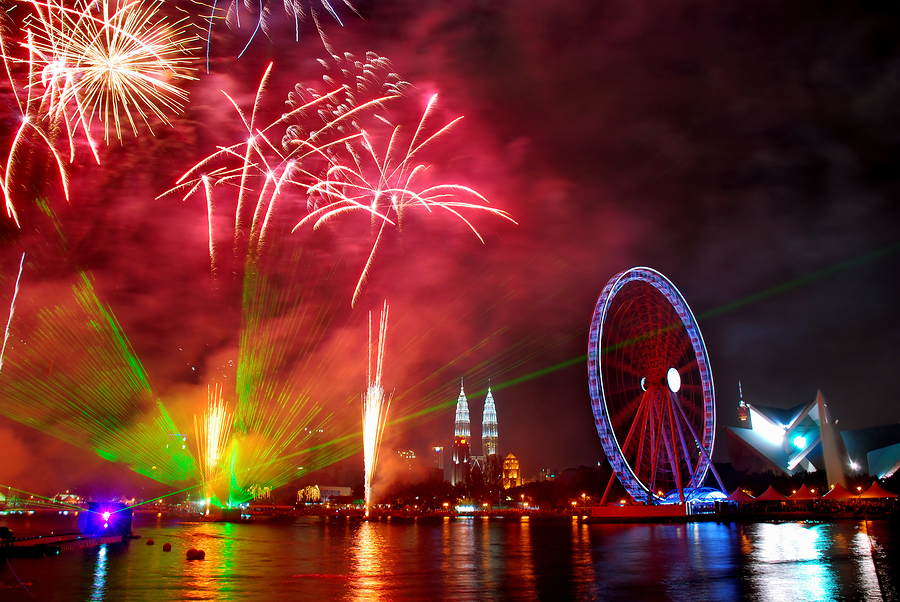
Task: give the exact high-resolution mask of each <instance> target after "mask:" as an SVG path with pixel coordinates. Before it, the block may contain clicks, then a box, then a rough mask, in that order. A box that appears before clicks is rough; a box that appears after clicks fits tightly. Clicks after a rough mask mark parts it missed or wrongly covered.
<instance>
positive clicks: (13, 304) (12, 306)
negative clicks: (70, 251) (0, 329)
mask: <svg viewBox="0 0 900 602" xmlns="http://www.w3.org/2000/svg"><path fill="white" fill-rule="evenodd" d="M23 267H25V253H22V259H20V260H19V275H18V276H16V288H15V290H14V291H13V296H12V301H11V302H10V304H9V319H8V320H7V321H6V331H5V332H4V334H3V348H2V349H0V372H3V356H4V355H6V343H7V342H8V341H9V326H10V324H12V320H13V316H14V315H15V313H16V298H17V297H18V296H19V282H20V281H21V280H22V268H23Z"/></svg>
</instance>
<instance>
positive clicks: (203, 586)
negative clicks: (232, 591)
mask: <svg viewBox="0 0 900 602" xmlns="http://www.w3.org/2000/svg"><path fill="white" fill-rule="evenodd" d="M235 526H236V525H233V524H230V523H197V524H196V525H192V526H191V533H189V534H188V536H187V537H186V538H185V540H186V541H185V542H184V544H185V545H184V549H183V550H181V554H186V553H187V550H188V549H190V548H194V549H197V550H203V552H204V553H205V555H206V557H205V558H204V559H203V560H192V561H187V563H186V565H185V571H184V576H185V589H186V590H188V591H189V592H190V596H191V598H192V599H195V600H198V599H199V600H219V599H221V594H222V592H223V591H224V589H226V584H225V580H226V579H230V578H232V575H231V573H230V571H229V570H228V569H229V568H230V567H231V565H232V562H231V554H232V550H233V547H234V545H235V542H234V541H232V538H233V533H232V531H233V528H234V527H235ZM174 551H175V550H173V552H174Z"/></svg>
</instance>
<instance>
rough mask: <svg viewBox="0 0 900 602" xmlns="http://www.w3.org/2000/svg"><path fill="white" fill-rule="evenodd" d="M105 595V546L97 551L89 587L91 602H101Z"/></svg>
mask: <svg viewBox="0 0 900 602" xmlns="http://www.w3.org/2000/svg"><path fill="white" fill-rule="evenodd" d="M105 593H106V544H103V545H101V546H100V548H99V549H98V550H97V565H96V566H95V567H94V583H93V584H92V585H91V602H101V601H102V600H103V596H104V594H105Z"/></svg>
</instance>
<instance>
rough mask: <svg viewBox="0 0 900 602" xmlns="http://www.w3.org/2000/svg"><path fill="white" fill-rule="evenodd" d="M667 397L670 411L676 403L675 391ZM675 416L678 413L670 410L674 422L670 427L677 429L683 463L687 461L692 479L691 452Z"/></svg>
mask: <svg viewBox="0 0 900 602" xmlns="http://www.w3.org/2000/svg"><path fill="white" fill-rule="evenodd" d="M668 397H669V399H668V404H669V406H670V407H669V411H670V412H671V406H672V405H674V404H675V403H677V401H676V399H675V397H676V396H675V393H672V392H670V393H669V395H668ZM677 418H678V413H677V412H672V419H673V422H674V424H673V427H672V428H673V430H677V431H678V439H679V441H680V442H681V450H682V451H683V452H684V461H685V463H687V469H688V474H690V475H691V479H692V480H693V478H694V465H693V463H692V462H691V456H692V455H693V454H692V453H691V451H690V450H689V449H688V446H687V443H686V442H685V439H684V429H682V428H681V425H680V424H679V422H678V420H677ZM688 427H690V424H688Z"/></svg>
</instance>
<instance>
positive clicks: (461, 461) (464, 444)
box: [450, 379, 471, 485]
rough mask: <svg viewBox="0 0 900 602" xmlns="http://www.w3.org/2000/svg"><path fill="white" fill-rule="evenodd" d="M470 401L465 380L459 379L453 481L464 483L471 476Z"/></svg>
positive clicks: (454, 434)
mask: <svg viewBox="0 0 900 602" xmlns="http://www.w3.org/2000/svg"><path fill="white" fill-rule="evenodd" d="M470 437H471V431H470V428H469V402H468V401H467V400H466V391H465V389H464V388H463V381H462V379H459V399H457V400H456V427H455V429H454V433H453V467H452V473H451V475H450V476H451V479H450V481H451V483H453V484H454V485H456V484H457V483H464V482H465V481H466V477H468V476H469V456H470V449H469V446H470V444H469V439H470Z"/></svg>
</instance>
